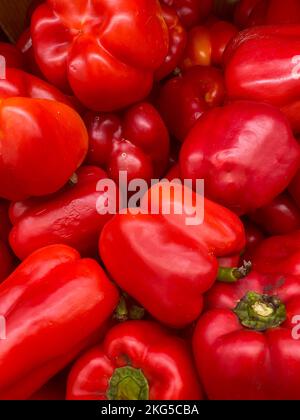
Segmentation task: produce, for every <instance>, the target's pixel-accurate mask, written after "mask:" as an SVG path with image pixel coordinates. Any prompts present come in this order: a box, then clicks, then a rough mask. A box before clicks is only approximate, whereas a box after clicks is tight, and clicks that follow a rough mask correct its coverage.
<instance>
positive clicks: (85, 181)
mask: <svg viewBox="0 0 300 420" xmlns="http://www.w3.org/2000/svg"><path fill="white" fill-rule="evenodd" d="M104 178H107V175H106V173H105V172H104V171H103V170H102V169H100V168H97V167H91V166H86V167H85V166H83V167H81V168H80V169H79V170H78V172H77V173H76V177H75V179H74V183H71V182H70V183H69V185H68V186H67V187H66V188H64V189H63V190H62V191H60V192H58V193H56V194H54V195H51V196H50V197H46V198H45V197H42V198H31V199H28V200H26V201H24V202H16V203H12V205H11V207H10V218H11V221H12V223H13V229H12V231H11V233H10V245H11V247H12V249H13V251H14V253H15V254H16V255H17V256H18V258H20V259H21V260H23V259H24V258H26V257H27V256H28V255H30V254H31V253H32V252H33V251H36V250H37V249H39V248H42V247H44V246H47V245H52V244H66V245H69V246H72V247H74V248H75V249H77V250H78V251H79V252H80V253H81V255H84V256H94V255H96V254H97V245H98V240H99V234H100V232H101V230H102V228H103V226H104V225H105V223H106V222H107V221H108V220H109V219H110V218H111V217H112V216H111V215H110V214H108V213H107V214H105V213H104V212H103V210H105V209H106V208H108V207H110V206H116V200H117V198H118V196H115V194H111V193H110V191H107V192H104V191H99V190H97V184H98V182H99V181H101V180H102V179H104ZM116 208H117V207H116Z"/></svg>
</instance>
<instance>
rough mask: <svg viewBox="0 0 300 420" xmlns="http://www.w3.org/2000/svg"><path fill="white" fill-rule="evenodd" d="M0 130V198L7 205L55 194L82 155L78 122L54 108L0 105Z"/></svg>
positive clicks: (34, 102)
mask: <svg viewBox="0 0 300 420" xmlns="http://www.w3.org/2000/svg"><path fill="white" fill-rule="evenodd" d="M0 129H1V138H0V179H1V184H0V197H3V198H6V199H9V200H23V199H25V198H28V197H30V196H42V195H46V194H50V193H54V192H56V191H57V190H59V189H60V188H61V187H62V186H63V185H64V184H65V183H66V182H67V181H68V179H69V178H70V177H71V176H72V174H73V173H74V172H75V171H76V169H77V168H78V167H79V166H80V164H81V163H82V161H83V160H84V158H85V156H86V153H87V149H88V136H87V131H86V128H85V126H84V123H83V121H82V120H81V118H80V117H79V115H78V114H77V113H76V112H75V111H74V110H73V109H71V108H69V107H68V106H66V105H64V104H62V103H59V102H55V101H49V100H42V99H28V98H11V99H4V100H1V101H0Z"/></svg>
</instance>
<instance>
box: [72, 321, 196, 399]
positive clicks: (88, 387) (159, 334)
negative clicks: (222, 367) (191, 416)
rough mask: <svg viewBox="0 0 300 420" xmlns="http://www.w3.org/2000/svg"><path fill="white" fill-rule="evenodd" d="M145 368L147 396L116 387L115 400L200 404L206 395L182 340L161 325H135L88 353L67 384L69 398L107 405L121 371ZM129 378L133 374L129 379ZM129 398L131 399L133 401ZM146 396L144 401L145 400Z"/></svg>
mask: <svg viewBox="0 0 300 420" xmlns="http://www.w3.org/2000/svg"><path fill="white" fill-rule="evenodd" d="M126 366H127V367H128V366H130V368H134V369H137V370H138V369H141V371H140V372H141V374H142V375H143V376H144V378H145V380H146V381H145V382H146V388H147V391H148V392H146V394H148V395H146V394H144V395H141V394H140V395H139V391H140V390H137V392H136V393H133V394H131V393H130V392H128V391H134V389H132V385H133V384H130V383H127V386H126V387H124V388H123V389H122V384H121V383H120V384H118V389H117V392H116V391H115V392H116V394H118V395H115V398H114V399H116V400H118V399H119V400H120V399H124V400H128V399H135V400H137V399H148V400H201V399H202V392H201V389H200V386H199V383H198V379H197V376H196V374H195V368H194V366H193V362H192V357H191V354H190V351H189V349H188V347H187V344H186V343H185V342H184V340H182V339H180V338H178V337H175V336H172V335H171V334H170V333H169V332H168V331H166V330H164V329H163V328H162V327H161V326H160V325H158V324H156V323H154V322H147V321H131V322H126V323H123V324H119V325H117V326H115V327H113V328H112V329H111V330H110V331H109V333H108V334H107V336H106V337H105V340H104V342H103V343H102V344H101V345H99V346H97V347H95V348H93V349H92V350H90V351H89V352H87V353H86V354H84V355H83V356H82V357H81V358H80V359H79V360H78V361H77V362H76V363H75V365H74V367H73V369H72V370H71V373H70V376H69V379H68V388H67V399H69V400H107V399H112V398H109V396H108V395H107V394H108V392H109V390H110V380H111V377H112V376H113V374H114V372H115V371H116V369H118V368H124V367H126ZM129 375H130V374H129ZM129 397H131V398H129ZM141 397H142V398H141Z"/></svg>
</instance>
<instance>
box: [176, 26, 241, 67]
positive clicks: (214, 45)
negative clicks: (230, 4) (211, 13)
mask: <svg viewBox="0 0 300 420" xmlns="http://www.w3.org/2000/svg"><path fill="white" fill-rule="evenodd" d="M237 33H238V30H237V28H236V27H235V26H234V25H233V24H231V23H229V22H226V21H222V20H220V21H216V22H213V23H212V24H211V25H206V26H195V27H194V28H192V29H191V30H190V31H189V33H188V42H187V47H186V49H185V53H184V56H183V60H182V63H181V65H180V67H181V68H183V69H187V68H190V67H193V66H197V65H199V66H210V65H221V64H222V62H223V54H224V51H225V49H226V47H227V45H228V44H229V42H230V41H231V40H232V39H233V37H235V36H236V35H237Z"/></svg>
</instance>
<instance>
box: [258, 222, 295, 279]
mask: <svg viewBox="0 0 300 420" xmlns="http://www.w3.org/2000/svg"><path fill="white" fill-rule="evenodd" d="M252 261H253V264H254V267H255V269H256V270H257V271H259V272H261V273H267V274H268V273H271V274H273V273H283V274H291V275H299V274H300V230H297V231H295V232H293V233H289V234H287V235H281V236H272V237H270V238H267V239H265V240H264V241H262V242H261V243H260V245H259V246H258V247H257V249H256V251H255V252H254V254H253V258H252Z"/></svg>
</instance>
